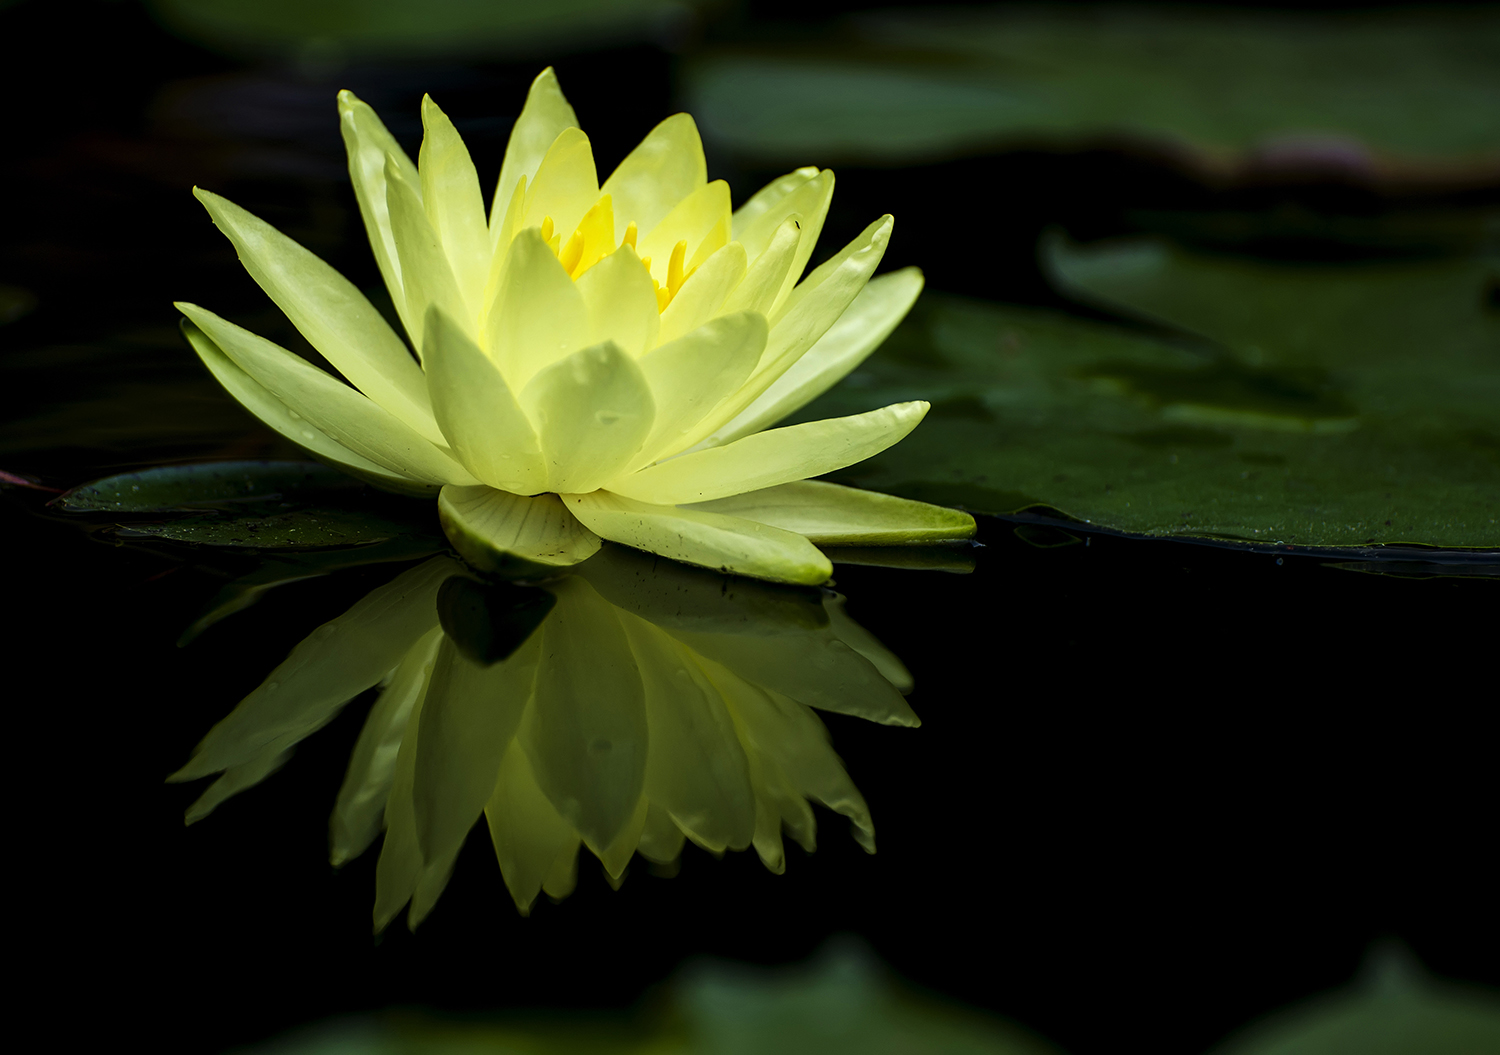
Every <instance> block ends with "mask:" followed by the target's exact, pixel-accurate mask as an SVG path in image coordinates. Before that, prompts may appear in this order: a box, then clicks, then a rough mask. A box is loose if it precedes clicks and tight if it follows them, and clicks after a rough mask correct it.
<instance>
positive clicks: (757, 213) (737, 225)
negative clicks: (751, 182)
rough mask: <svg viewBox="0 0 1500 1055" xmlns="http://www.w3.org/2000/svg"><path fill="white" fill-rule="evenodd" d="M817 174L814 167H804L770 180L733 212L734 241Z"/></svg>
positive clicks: (816, 168) (816, 169)
mask: <svg viewBox="0 0 1500 1055" xmlns="http://www.w3.org/2000/svg"><path fill="white" fill-rule="evenodd" d="M818 172H819V169H818V167H817V166H816V165H805V166H803V167H802V168H800V169H797V170H796V171H795V172H788V173H787V174H786V175H785V176H782V177H781V178H779V179H774V180H772V181H771V182H770V183H767V184H766V185H765V186H764V187H762V188H761V189H760V190H758V191H756V192H755V194H754V195H753V196H752V197H751V198H750V200H749V201H747V202H745V204H744V205H741V206H740V207H739V208H738V209H736V210H735V211H734V237H735V239H736V240H738V239H739V237H740V235H742V234H744V233H745V229H746V228H747V227H749V226H750V225H751V224H753V223H754V222H755V221H756V220H758V219H760V217H761V216H763V215H765V214H766V213H767V212H768V211H770V210H771V209H772V208H773V207H774V206H775V205H776V203H777V202H779V201H781V199H783V198H785V197H786V196H787V195H788V194H790V193H792V191H794V190H796V189H797V188H798V187H800V186H802V185H803V184H804V183H806V182H808V181H809V180H811V179H813V178H814V177H815V176H817V174H818Z"/></svg>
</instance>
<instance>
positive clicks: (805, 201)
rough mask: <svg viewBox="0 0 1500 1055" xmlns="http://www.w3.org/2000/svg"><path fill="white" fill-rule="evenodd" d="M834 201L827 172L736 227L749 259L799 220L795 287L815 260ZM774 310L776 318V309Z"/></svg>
mask: <svg viewBox="0 0 1500 1055" xmlns="http://www.w3.org/2000/svg"><path fill="white" fill-rule="evenodd" d="M832 200H833V172H832V170H830V169H824V170H823V171H822V172H820V173H818V174H817V175H816V176H814V177H813V178H812V179H810V180H808V181H807V182H806V183H804V184H802V185H801V186H799V187H796V188H794V189H793V190H792V191H791V192H790V193H788V194H786V195H785V196H783V197H781V198H779V199H777V200H776V201H775V202H773V203H771V205H770V207H769V208H767V209H766V210H765V212H763V213H762V214H761V215H760V216H758V217H756V218H755V220H753V221H752V222H750V223H748V224H746V225H745V226H744V227H743V229H741V228H740V227H739V226H738V225H736V230H737V231H739V234H737V235H736V237H737V238H738V239H739V241H740V242H742V243H743V244H744V246H745V252H746V253H748V254H750V259H751V260H754V259H756V257H758V256H759V255H760V254H761V253H762V252H763V251H764V250H765V249H766V248H767V247H769V246H770V244H771V242H772V239H773V238H774V237H775V234H776V229H777V228H778V227H780V226H781V224H782V223H784V222H785V221H786V220H787V219H788V218H789V217H792V216H795V217H797V218H798V222H799V223H800V224H801V225H802V239H801V241H800V242H799V243H798V245H797V252H796V253H795V255H794V256H793V257H792V265H791V268H790V269H789V277H790V280H791V281H792V282H793V283H795V282H796V281H797V280H798V279H799V278H801V277H802V271H803V269H804V268H805V267H807V261H808V260H809V259H810V258H811V257H812V252H813V248H814V247H815V246H816V245H817V244H818V236H819V235H820V234H822V233H823V221H824V219H825V218H826V217H827V216H828V205H829V203H830V202H831V201H832ZM771 310H772V312H773V315H774V312H775V310H776V309H775V306H774V305H773V307H772V309H771Z"/></svg>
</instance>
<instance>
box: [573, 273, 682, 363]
mask: <svg viewBox="0 0 1500 1055" xmlns="http://www.w3.org/2000/svg"><path fill="white" fill-rule="evenodd" d="M577 284H578V292H579V294H580V295H581V296H582V297H583V302H584V304H585V305H586V306H587V307H588V313H589V339H588V343H589V344H600V343H602V342H604V341H614V342H615V343H616V344H618V345H619V346H620V347H621V348H623V349H624V350H625V351H626V353H628V354H629V355H631V356H635V357H639V356H641V355H644V354H645V352H646V350H647V349H648V348H651V347H653V346H654V345H655V344H656V343H657V334H658V332H659V331H660V328H661V320H662V315H661V309H659V308H658V307H657V305H656V288H655V287H654V286H652V285H651V275H650V274H649V273H648V272H647V271H646V269H645V268H644V267H642V266H641V258H640V257H638V256H636V255H635V250H634V249H632V248H631V247H630V246H628V245H622V246H620V248H618V249H616V250H615V251H614V252H612V253H610V254H609V255H608V256H606V257H605V258H604V259H603V260H600V261H599V262H598V263H597V264H595V265H594V266H593V267H591V268H589V269H588V270H587V271H585V272H584V273H583V274H581V275H579V276H578V283H577ZM668 310H670V309H668Z"/></svg>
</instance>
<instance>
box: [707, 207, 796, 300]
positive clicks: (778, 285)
mask: <svg viewBox="0 0 1500 1055" xmlns="http://www.w3.org/2000/svg"><path fill="white" fill-rule="evenodd" d="M801 245H802V219H801V217H798V216H788V217H787V218H786V219H785V220H782V221H781V226H780V227H778V228H776V232H775V234H774V235H773V236H772V238H771V242H770V244H769V245H767V247H766V248H765V250H764V251H763V252H761V253H760V254H758V255H757V256H756V257H755V259H754V260H751V261H750V266H749V268H748V269H747V271H746V273H745V279H744V281H743V282H741V283H740V284H739V285H738V286H736V287H735V289H734V292H732V293H731V294H730V295H729V297H728V298H727V299H726V300H725V302H724V307H723V310H724V311H758V312H760V313H761V314H762V315H765V316H767V317H769V316H770V314H771V310H772V309H773V308H775V307H777V306H778V305H780V303H781V302H782V301H783V300H784V299H786V295H787V294H788V293H790V292H791V289H792V284H793V283H794V282H795V281H796V280H797V276H796V275H795V274H793V273H792V262H793V261H794V260H795V259H796V257H797V255H798V250H799V247H800V246H801Z"/></svg>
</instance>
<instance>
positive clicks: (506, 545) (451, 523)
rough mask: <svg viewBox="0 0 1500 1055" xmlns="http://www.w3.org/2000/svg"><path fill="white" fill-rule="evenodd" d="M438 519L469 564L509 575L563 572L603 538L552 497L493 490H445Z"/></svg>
mask: <svg viewBox="0 0 1500 1055" xmlns="http://www.w3.org/2000/svg"><path fill="white" fill-rule="evenodd" d="M438 519H439V520H441V521H442V524H443V531H444V533H445V534H447V536H448V539H449V541H450V542H452V543H453V545H454V547H455V548H456V549H457V550H458V552H459V553H460V554H462V555H463V558H464V560H466V561H468V562H469V563H470V564H473V565H474V566H475V567H477V568H480V569H481V570H484V571H493V572H505V571H508V570H511V569H513V568H514V567H515V566H516V565H517V563H518V562H520V566H521V567H523V568H524V567H525V564H526V563H531V564H544V565H549V566H556V567H563V566H567V565H570V564H577V563H579V562H580V561H585V560H588V559H589V558H590V557H592V556H593V555H594V554H595V553H596V552H598V550H599V536H598V535H595V534H594V533H593V532H592V531H590V530H589V529H588V528H586V527H584V526H583V525H582V524H580V523H579V522H578V520H577V518H576V517H574V516H573V514H572V513H570V512H569V511H568V509H567V507H566V506H564V505H563V502H562V500H561V499H560V498H558V497H557V496H556V495H552V494H542V495H536V496H535V497H533V498H526V497H523V496H521V495H513V494H509V493H507V492H505V491H496V490H495V489H494V488H490V487H445V488H443V491H442V494H440V495H439V496H438Z"/></svg>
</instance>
